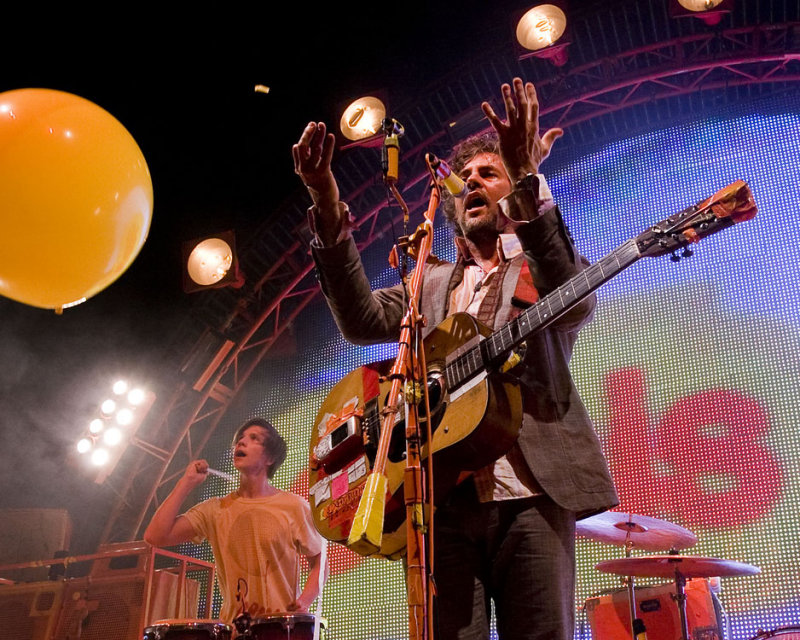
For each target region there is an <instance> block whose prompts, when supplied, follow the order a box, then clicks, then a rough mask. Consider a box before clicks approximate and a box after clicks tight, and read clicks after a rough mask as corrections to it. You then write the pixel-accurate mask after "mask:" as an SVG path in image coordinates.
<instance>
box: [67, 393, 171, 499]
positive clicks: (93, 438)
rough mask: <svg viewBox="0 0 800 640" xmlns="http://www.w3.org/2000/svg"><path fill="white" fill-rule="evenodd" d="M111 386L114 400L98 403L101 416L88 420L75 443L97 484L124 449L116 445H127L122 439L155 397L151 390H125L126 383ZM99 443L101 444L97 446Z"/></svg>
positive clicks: (131, 432)
mask: <svg viewBox="0 0 800 640" xmlns="http://www.w3.org/2000/svg"><path fill="white" fill-rule="evenodd" d="M111 389H112V391H114V393H115V394H116V395H117V396H118V398H117V400H116V401H115V400H112V399H110V398H109V399H106V400H104V401H103V402H102V404H101V405H100V407H98V409H96V414H98V413H99V414H100V416H101V417H95V418H94V419H93V420H91V421H90V422H89V425H88V428H87V429H86V430H85V431H84V434H83V436H82V437H81V438H80V439H79V440H78V443H77V445H76V449H77V450H78V453H79V454H80V455H81V456H84V460H86V461H87V462H88V463H89V464H90V466H92V467H94V471H93V473H94V481H95V482H96V483H98V484H100V483H101V482H103V481H104V480H105V479H106V478H107V477H108V475H109V474H110V473H111V472H112V471H113V470H114V468H115V467H116V465H117V463H118V462H119V460H120V458H121V456H122V454H123V452H124V451H125V448H126V447H125V446H119V445H121V444H123V443H125V444H127V442H126V441H127V440H129V439H130V438H133V437H134V436H135V434H136V431H137V430H138V429H139V427H140V426H141V424H142V422H143V421H144V418H145V416H147V413H148V412H149V411H150V408H151V407H152V406H153V403H154V402H155V399H156V396H155V394H154V393H152V392H151V391H145V390H143V389H140V388H133V389H129V385H128V384H127V383H123V382H122V381H119V380H118V381H117V382H115V383H114V384H112V385H111ZM112 415H113V416H114V421H113V423H112V422H111V420H110V418H111V416H112ZM123 427H124V429H123ZM101 442H102V444H103V445H104V446H102V447H98V446H97V445H98V444H100V443H101Z"/></svg>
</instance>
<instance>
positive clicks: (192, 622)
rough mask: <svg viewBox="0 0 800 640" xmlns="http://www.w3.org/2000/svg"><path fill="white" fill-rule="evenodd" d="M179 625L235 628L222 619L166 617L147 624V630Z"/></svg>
mask: <svg viewBox="0 0 800 640" xmlns="http://www.w3.org/2000/svg"><path fill="white" fill-rule="evenodd" d="M179 625H181V626H184V627H198V628H210V627H227V628H228V629H233V627H232V626H231V625H229V624H228V623H226V622H223V621H222V620H204V619H203V618H164V619H163V620H155V621H154V622H152V623H151V624H149V625H147V626H146V627H145V630H147V629H152V628H154V627H177V626H179Z"/></svg>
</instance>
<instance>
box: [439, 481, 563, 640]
mask: <svg viewBox="0 0 800 640" xmlns="http://www.w3.org/2000/svg"><path fill="white" fill-rule="evenodd" d="M464 485H465V486H462V487H460V488H459V489H457V490H456V491H455V492H454V494H453V496H452V497H451V498H450V499H449V500H448V501H447V502H446V503H445V504H444V505H443V506H441V507H440V508H439V509H438V510H437V511H436V516H435V522H434V545H435V546H434V554H435V557H434V577H435V580H436V589H437V594H438V598H437V607H436V614H437V636H436V637H437V640H456V639H457V640H488V638H489V622H490V613H491V601H492V600H493V601H494V605H495V613H496V616H497V630H498V635H499V638H500V640H523V639H525V640H534V639H541V640H572V638H573V633H574V625H575V514H574V513H572V512H571V511H566V510H564V509H562V508H561V507H559V506H558V505H557V504H555V503H554V502H553V501H552V500H551V499H550V498H549V497H547V496H536V497H532V498H520V499H515V500H503V501H499V502H489V503H479V502H478V500H477V497H476V494H475V490H474V487H473V486H472V483H471V482H467V483H464Z"/></svg>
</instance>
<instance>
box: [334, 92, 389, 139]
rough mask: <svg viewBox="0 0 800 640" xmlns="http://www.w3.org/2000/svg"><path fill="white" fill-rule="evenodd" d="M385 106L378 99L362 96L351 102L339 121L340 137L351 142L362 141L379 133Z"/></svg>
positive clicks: (384, 114) (384, 115)
mask: <svg viewBox="0 0 800 640" xmlns="http://www.w3.org/2000/svg"><path fill="white" fill-rule="evenodd" d="M385 117H386V106H385V105H384V104H383V101H382V100H381V99H380V98H376V97H375V96H364V97H362V98H358V99H357V100H354V101H353V102H351V103H350V104H349V105H348V107H347V108H346V109H345V110H344V113H343V114H342V118H341V120H340V121H339V129H340V130H341V132H342V135H343V136H344V137H345V138H347V139H348V140H352V141H353V142H358V141H363V140H366V139H368V138H372V137H373V136H377V135H379V134H380V132H381V122H383V119H384V118H385Z"/></svg>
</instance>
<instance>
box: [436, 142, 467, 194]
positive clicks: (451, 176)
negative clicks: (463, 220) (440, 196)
mask: <svg viewBox="0 0 800 640" xmlns="http://www.w3.org/2000/svg"><path fill="white" fill-rule="evenodd" d="M426 159H427V161H428V164H429V165H430V166H431V169H433V171H434V173H435V174H436V177H437V178H439V179H440V180H441V181H442V184H443V185H444V186H445V187H446V188H447V190H448V191H449V192H450V193H451V194H452V195H454V196H455V197H456V198H466V197H467V194H468V193H469V189H467V185H466V183H465V182H464V181H463V180H462V179H461V178H459V177H458V176H457V175H456V174H455V173H453V171H452V169H450V165H448V164H447V163H446V162H445V161H444V160H440V159H439V158H437V157H436V156H435V155H433V154H432V153H429V154H427V156H426Z"/></svg>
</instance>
